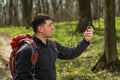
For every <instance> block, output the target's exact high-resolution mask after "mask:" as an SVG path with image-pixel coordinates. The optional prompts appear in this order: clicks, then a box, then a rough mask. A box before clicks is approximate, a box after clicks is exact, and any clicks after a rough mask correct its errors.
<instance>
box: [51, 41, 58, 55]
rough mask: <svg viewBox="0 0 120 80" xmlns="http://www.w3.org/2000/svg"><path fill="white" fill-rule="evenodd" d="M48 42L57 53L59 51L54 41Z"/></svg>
mask: <svg viewBox="0 0 120 80" xmlns="http://www.w3.org/2000/svg"><path fill="white" fill-rule="evenodd" d="M49 42H50V45H51V46H52V47H53V48H54V49H55V51H56V52H57V54H58V53H59V51H58V49H57V45H56V43H55V42H54V41H51V40H50V41H49Z"/></svg>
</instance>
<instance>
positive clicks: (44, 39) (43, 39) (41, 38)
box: [35, 34, 47, 44]
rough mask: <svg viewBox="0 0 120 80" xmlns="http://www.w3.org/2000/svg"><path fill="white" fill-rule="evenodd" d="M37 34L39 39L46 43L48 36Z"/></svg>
mask: <svg viewBox="0 0 120 80" xmlns="http://www.w3.org/2000/svg"><path fill="white" fill-rule="evenodd" d="M35 36H36V37H37V38H38V39H40V40H41V41H42V42H43V43H44V44H46V40H47V38H45V37H43V36H42V35H40V34H35Z"/></svg>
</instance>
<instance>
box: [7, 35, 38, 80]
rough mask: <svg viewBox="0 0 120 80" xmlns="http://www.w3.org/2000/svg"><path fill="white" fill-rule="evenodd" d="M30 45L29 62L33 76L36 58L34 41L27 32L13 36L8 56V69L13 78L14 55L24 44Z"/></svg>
mask: <svg viewBox="0 0 120 80" xmlns="http://www.w3.org/2000/svg"><path fill="white" fill-rule="evenodd" d="M25 43H27V44H30V45H32V47H31V49H32V56H31V63H32V69H33V70H32V76H35V64H36V61H37V59H38V49H37V45H36V43H35V42H34V41H33V39H32V37H31V36H30V35H29V34H21V35H18V36H15V37H14V38H13V39H12V40H11V42H10V45H11V47H12V53H11V54H10V58H9V65H10V71H11V74H12V77H13V78H14V77H15V75H16V67H15V66H16V55H17V51H18V50H19V49H20V48H21V47H22V46H23V45H24V44H25Z"/></svg>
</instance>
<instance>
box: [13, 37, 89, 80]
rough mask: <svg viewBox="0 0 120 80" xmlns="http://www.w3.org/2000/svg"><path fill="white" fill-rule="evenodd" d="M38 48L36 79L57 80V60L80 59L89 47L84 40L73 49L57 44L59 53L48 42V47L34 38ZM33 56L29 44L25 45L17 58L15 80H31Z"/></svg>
mask: <svg viewBox="0 0 120 80" xmlns="http://www.w3.org/2000/svg"><path fill="white" fill-rule="evenodd" d="M33 39H34V41H35V42H36V43H37V46H38V48H39V49H38V51H39V55H38V60H37V63H36V76H35V77H36V79H38V80H56V67H55V62H56V58H59V59H64V60H70V59H74V58H76V57H78V56H79V55H80V54H81V53H82V52H83V51H84V50H85V49H86V48H87V47H88V45H89V43H88V42H86V41H85V40H82V41H81V42H79V43H78V44H77V45H75V46H73V47H65V46H63V45H61V44H59V43H57V42H54V43H55V44H56V47H57V50H58V52H59V53H58V52H57V51H56V50H55V48H53V47H52V45H51V44H50V41H49V40H47V43H46V45H45V44H43V43H42V41H41V40H39V39H38V38H36V37H35V36H33ZM31 54H32V50H31V47H30V45H29V44H25V45H24V46H23V47H22V48H21V49H20V50H19V51H18V53H17V58H16V74H17V75H16V77H15V80H29V78H31V66H32V64H31Z"/></svg>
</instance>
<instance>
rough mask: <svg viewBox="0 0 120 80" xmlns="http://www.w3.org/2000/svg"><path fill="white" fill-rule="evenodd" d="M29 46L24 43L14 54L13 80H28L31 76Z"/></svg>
mask: <svg viewBox="0 0 120 80" xmlns="http://www.w3.org/2000/svg"><path fill="white" fill-rule="evenodd" d="M31 54H32V53H31V48H30V45H28V44H25V45H24V46H23V47H22V48H21V49H20V50H19V51H18V53H17V56H16V77H15V80H29V79H30V78H31V65H32V64H31Z"/></svg>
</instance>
